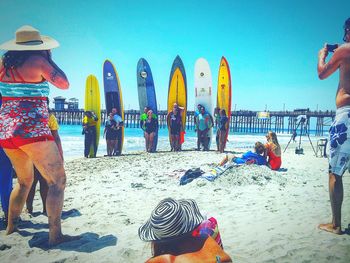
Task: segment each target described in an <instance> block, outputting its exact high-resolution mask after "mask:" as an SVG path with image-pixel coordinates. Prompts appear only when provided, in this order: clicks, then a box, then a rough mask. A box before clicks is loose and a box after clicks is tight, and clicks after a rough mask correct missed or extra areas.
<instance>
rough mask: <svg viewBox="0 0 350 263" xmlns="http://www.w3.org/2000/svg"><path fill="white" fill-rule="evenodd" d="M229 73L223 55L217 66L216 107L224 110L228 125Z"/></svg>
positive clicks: (229, 100) (229, 101) (229, 110)
mask: <svg viewBox="0 0 350 263" xmlns="http://www.w3.org/2000/svg"><path fill="white" fill-rule="evenodd" d="M231 96H232V91H231V73H230V67H229V65H228V62H227V60H226V58H225V57H222V58H221V61H220V67H219V76H218V91H217V100H216V107H218V108H220V110H221V109H224V110H225V111H226V115H227V118H228V124H229V125H230V117H231ZM229 130H230V129H227V132H226V140H225V146H226V141H227V137H228V134H229Z"/></svg>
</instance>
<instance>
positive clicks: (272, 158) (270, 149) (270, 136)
mask: <svg viewBox="0 0 350 263" xmlns="http://www.w3.org/2000/svg"><path fill="white" fill-rule="evenodd" d="M266 139H267V143H266V144H265V148H266V156H267V157H268V161H267V166H268V167H270V168H271V170H278V169H280V168H281V165H282V158H281V155H282V151H281V146H280V145H279V143H278V140H277V135H276V133H275V132H272V131H269V132H268V133H267V134H266Z"/></svg>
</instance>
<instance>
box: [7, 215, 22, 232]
mask: <svg viewBox="0 0 350 263" xmlns="http://www.w3.org/2000/svg"><path fill="white" fill-rule="evenodd" d="M19 221H20V218H15V219H12V222H11V221H10V220H9V221H8V222H7V228H6V235H11V234H12V233H13V232H16V231H17V226H18V223H19Z"/></svg>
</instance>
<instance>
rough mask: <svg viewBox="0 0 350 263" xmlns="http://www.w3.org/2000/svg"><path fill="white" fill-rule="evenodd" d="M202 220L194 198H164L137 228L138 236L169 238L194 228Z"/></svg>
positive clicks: (142, 238) (142, 237)
mask: <svg viewBox="0 0 350 263" xmlns="http://www.w3.org/2000/svg"><path fill="white" fill-rule="evenodd" d="M203 220H204V217H203V216H202V214H201V213H200V212H199V209H198V206H197V204H196V202H195V201H194V200H192V199H180V200H175V199H172V198H166V199H164V200H162V201H161V202H160V203H159V204H158V205H157V207H156V208H155V209H154V210H153V211H152V214H151V217H150V219H149V220H148V221H147V222H146V223H145V224H144V225H142V226H141V227H140V228H139V237H140V239H141V240H143V241H161V240H166V239H171V238H174V237H178V236H180V235H183V234H186V233H188V232H190V231H192V230H194V229H195V228H196V227H197V226H198V225H199V224H200V223H202V222H203Z"/></svg>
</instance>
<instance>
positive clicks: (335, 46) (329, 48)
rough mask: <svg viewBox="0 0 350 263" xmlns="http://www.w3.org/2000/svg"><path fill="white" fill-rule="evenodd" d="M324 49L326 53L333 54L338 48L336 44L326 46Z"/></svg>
mask: <svg viewBox="0 0 350 263" xmlns="http://www.w3.org/2000/svg"><path fill="white" fill-rule="evenodd" d="M326 48H327V51H328V52H334V50H336V49H337V48H338V44H333V45H332V44H327V45H326Z"/></svg>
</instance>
